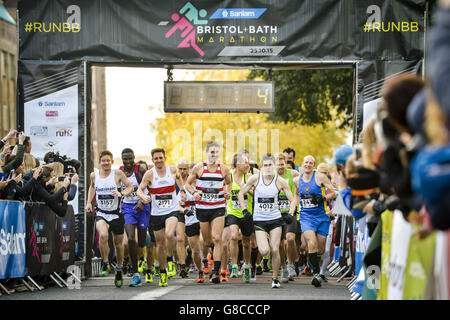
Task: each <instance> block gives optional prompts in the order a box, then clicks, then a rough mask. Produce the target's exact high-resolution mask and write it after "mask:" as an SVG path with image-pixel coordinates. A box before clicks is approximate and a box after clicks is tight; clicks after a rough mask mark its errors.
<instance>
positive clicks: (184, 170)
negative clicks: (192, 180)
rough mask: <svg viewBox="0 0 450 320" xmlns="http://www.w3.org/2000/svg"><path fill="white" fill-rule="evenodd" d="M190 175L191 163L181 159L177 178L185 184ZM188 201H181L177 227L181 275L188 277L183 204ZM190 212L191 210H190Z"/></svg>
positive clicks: (184, 191)
mask: <svg viewBox="0 0 450 320" xmlns="http://www.w3.org/2000/svg"><path fill="white" fill-rule="evenodd" d="M188 176H189V163H188V162H187V161H186V160H180V161H179V162H178V165H177V179H179V180H181V181H182V184H183V185H184V184H185V183H186V180H187V178H188ZM180 193H182V194H184V195H185V196H186V194H187V193H186V190H185V189H184V188H183V189H181V190H180ZM186 202H187V201H180V203H179V206H180V208H179V209H180V211H179V212H178V215H177V218H178V222H177V227H176V235H177V245H176V249H177V256H178V261H179V262H180V265H181V269H180V277H182V278H187V277H188V272H187V270H186V242H185V238H186V232H185V231H186V226H185V216H184V211H185V210H184V207H183V206H182V205H186ZM189 206H190V203H187V207H188V208H189ZM188 212H189V211H188Z"/></svg>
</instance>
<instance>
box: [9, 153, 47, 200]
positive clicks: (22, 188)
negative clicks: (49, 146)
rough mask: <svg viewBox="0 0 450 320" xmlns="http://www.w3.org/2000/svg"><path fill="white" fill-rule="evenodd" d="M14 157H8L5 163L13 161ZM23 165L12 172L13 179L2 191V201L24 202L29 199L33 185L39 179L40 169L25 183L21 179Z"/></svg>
mask: <svg viewBox="0 0 450 320" xmlns="http://www.w3.org/2000/svg"><path fill="white" fill-rule="evenodd" d="M15 157H16V156H15V155H10V156H8V158H7V160H6V161H7V163H9V162H11V161H14V159H15ZM23 169H24V165H23V162H22V164H21V165H20V166H19V167H18V168H17V169H16V171H15V172H14V179H11V180H10V181H9V183H8V185H7V187H6V188H5V190H4V192H3V193H4V196H3V198H4V199H7V200H19V201H26V200H29V199H30V197H31V192H32V190H33V188H34V185H35V183H36V181H37V178H38V177H39V174H40V172H41V169H40V168H38V169H36V170H35V171H34V172H33V176H32V178H31V179H29V180H28V181H27V182H26V183H25V182H24V181H23V179H22V174H23Z"/></svg>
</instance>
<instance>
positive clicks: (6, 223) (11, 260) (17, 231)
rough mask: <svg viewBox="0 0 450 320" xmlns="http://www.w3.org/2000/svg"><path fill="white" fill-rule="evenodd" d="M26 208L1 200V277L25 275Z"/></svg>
mask: <svg viewBox="0 0 450 320" xmlns="http://www.w3.org/2000/svg"><path fill="white" fill-rule="evenodd" d="M25 232H26V230H25V208H24V206H23V204H22V203H21V202H19V201H0V279H8V278H22V277H24V276H25V256H26V254H25Z"/></svg>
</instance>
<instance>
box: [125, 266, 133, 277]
mask: <svg viewBox="0 0 450 320" xmlns="http://www.w3.org/2000/svg"><path fill="white" fill-rule="evenodd" d="M123 269H124V270H123V272H124V273H126V274H127V276H128V277H134V270H133V268H132V267H131V266H130V267H125V268H123Z"/></svg>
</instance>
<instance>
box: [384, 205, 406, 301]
mask: <svg viewBox="0 0 450 320" xmlns="http://www.w3.org/2000/svg"><path fill="white" fill-rule="evenodd" d="M410 238H411V224H410V223H409V222H408V221H406V220H405V219H404V218H403V215H402V213H401V211H400V210H395V211H394V220H393V222H392V238H391V253H390V257H391V258H390V261H389V284H388V300H402V299H403V285H404V281H405V268H406V259H407V258H408V249H409V240H410Z"/></svg>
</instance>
